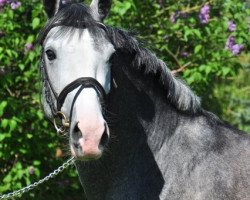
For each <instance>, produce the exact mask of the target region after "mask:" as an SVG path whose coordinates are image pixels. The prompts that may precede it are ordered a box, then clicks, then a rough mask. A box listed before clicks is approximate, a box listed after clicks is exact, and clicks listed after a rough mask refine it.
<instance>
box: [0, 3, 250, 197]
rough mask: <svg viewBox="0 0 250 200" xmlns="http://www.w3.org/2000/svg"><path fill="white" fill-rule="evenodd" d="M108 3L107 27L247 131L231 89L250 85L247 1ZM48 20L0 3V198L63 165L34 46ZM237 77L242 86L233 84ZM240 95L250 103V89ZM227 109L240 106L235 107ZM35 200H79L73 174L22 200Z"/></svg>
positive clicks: (26, 7) (29, 8) (37, 8)
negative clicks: (136, 36) (127, 34)
mask: <svg viewBox="0 0 250 200" xmlns="http://www.w3.org/2000/svg"><path fill="white" fill-rule="evenodd" d="M113 2H114V3H113V8H112V12H111V14H110V17H109V19H108V20H107V24H109V25H112V26H118V27H124V28H127V29H133V30H136V31H137V32H138V33H140V39H141V40H142V41H144V42H145V43H147V44H146V46H148V47H150V49H152V50H153V51H155V52H156V54H157V55H158V56H159V57H160V58H162V59H163V60H164V61H166V63H167V64H168V66H169V68H171V69H172V70H173V73H175V74H177V75H179V76H182V77H183V78H184V79H185V80H186V81H187V83H188V84H190V85H191V87H192V88H193V89H194V90H195V91H196V92H197V93H198V94H199V95H200V96H201V97H202V98H203V102H204V106H205V107H207V108H209V109H210V110H213V111H215V112H217V113H218V114H220V115H224V116H226V117H227V119H229V120H230V121H231V122H234V123H237V125H238V126H240V127H242V128H244V129H245V130H250V128H249V127H250V125H249V120H250V112H249V109H248V111H247V112H248V113H244V116H245V115H246V116H248V117H246V118H244V119H242V117H241V114H240V112H242V111H243V110H244V111H245V109H244V108H245V107H249V101H248V100H247V99H244V98H245V93H244V92H240V91H239V90H238V88H237V87H236V86H237V85H236V86H235V85H233V84H232V81H236V83H237V84H238V85H240V84H241V85H242V84H243V85H244V82H243V83H242V82H241V83H239V82H240V81H241V80H242V79H246V81H248V82H249V80H248V78H246V73H245V71H246V68H249V62H244V60H246V59H249V54H247V50H249V47H250V44H249V28H250V27H249V18H247V17H246V16H249V14H250V11H249V9H248V8H247V5H246V3H245V2H244V1H240V0H231V1H220V0H214V1H207V2H201V1H187V0H186V1H179V2H178V3H176V1H171V0H169V1H167V5H164V4H159V3H157V2H152V1H150V0H145V1H140V0H127V1H121V0H114V1H113ZM161 2H164V1H161ZM45 20H46V17H45V13H44V12H43V11H42V5H41V3H40V1H38V0H26V1H22V2H21V3H18V2H17V1H10V0H9V1H5V0H2V1H0V77H1V78H0V85H1V90H0V163H1V166H0V170H1V175H0V180H1V181H2V184H1V185H0V193H6V192H9V191H11V190H15V189H20V188H21V187H23V186H26V185H27V184H30V183H31V182H34V181H36V180H38V179H39V178H42V177H44V176H45V175H47V174H48V173H49V172H51V171H52V170H53V169H55V168H56V167H58V166H59V165H60V164H61V163H62V162H63V161H65V159H66V157H67V147H63V146H64V145H65V146H67V141H66V140H64V139H61V138H59V137H58V136H57V135H56V133H55V131H54V130H53V128H52V126H51V125H50V124H49V122H48V121H47V120H45V119H44V116H43V113H42V109H41V108H40V100H39V99H40V96H39V94H40V91H41V85H40V74H39V70H38V68H39V67H38V66H39V63H38V62H39V56H40V48H39V47H36V46H35V42H36V38H37V34H38V32H39V30H40V29H41V27H42V26H43V25H44V24H45ZM247 20H248V21H247ZM244 63H245V64H244ZM243 70H244V71H243ZM240 72H241V73H240ZM239 73H240V77H242V78H240V80H239V79H236V80H235V78H236V77H237V76H238V74H239ZM248 74H249V73H248ZM237 81H238V82H237ZM218 83H223V87H221V86H219V85H218ZM229 83H230V84H229ZM244 91H246V92H248V95H250V94H249V88H246V89H245V90H244ZM239 93H240V94H239ZM225 94H226V95H227V96H226V97H227V98H225ZM232 96H233V97H234V98H233V99H237V101H235V100H231V97H232ZM248 97H249V96H248ZM241 101H242V102H243V101H247V102H248V103H247V104H244V103H242V102H241ZM232 102H233V103H234V104H237V103H238V104H241V105H240V106H232ZM244 106H245V107H244ZM229 107H230V110H233V111H232V112H231V114H232V113H235V115H234V116H235V117H236V119H235V118H234V119H233V118H232V117H231V114H230V112H228V108H229ZM34 196H35V197H36V199H38V200H39V199H46V198H47V199H67V198H68V199H81V198H82V189H81V187H80V184H79V182H78V178H77V175H76V172H75V170H74V169H73V168H71V169H70V170H68V173H63V174H61V175H60V176H59V177H57V178H56V179H55V180H53V181H50V182H48V183H47V184H45V185H43V186H41V187H39V188H37V189H36V190H34V191H32V192H30V193H29V194H26V195H25V196H24V197H23V198H24V199H30V198H31V197H34Z"/></svg>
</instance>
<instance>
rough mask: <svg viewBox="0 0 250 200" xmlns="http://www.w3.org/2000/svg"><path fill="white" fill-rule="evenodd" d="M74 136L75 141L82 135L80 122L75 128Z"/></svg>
mask: <svg viewBox="0 0 250 200" xmlns="http://www.w3.org/2000/svg"><path fill="white" fill-rule="evenodd" d="M72 137H73V139H74V140H75V141H78V140H79V139H80V138H81V137H82V133H81V131H80V129H79V127H78V123H77V124H76V125H75V127H74V129H73V134H72Z"/></svg>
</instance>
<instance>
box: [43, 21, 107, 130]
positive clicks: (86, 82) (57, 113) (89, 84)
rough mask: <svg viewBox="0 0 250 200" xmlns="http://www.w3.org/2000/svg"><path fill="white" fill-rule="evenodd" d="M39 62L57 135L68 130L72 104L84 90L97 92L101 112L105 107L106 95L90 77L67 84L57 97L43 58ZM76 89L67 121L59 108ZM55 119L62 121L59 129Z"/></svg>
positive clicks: (101, 25) (99, 24)
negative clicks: (88, 89)
mask: <svg viewBox="0 0 250 200" xmlns="http://www.w3.org/2000/svg"><path fill="white" fill-rule="evenodd" d="M97 25H98V26H99V27H101V28H103V29H104V30H105V28H106V27H105V25H104V24H102V23H100V22H97ZM56 26H60V25H58V24H57V25H56ZM53 27H55V26H53ZM43 42H44V40H42V44H41V45H43ZM43 54H44V51H43V50H42V55H43ZM41 60H42V61H41V72H42V80H43V83H44V87H45V99H46V102H47V103H48V105H49V107H50V110H51V113H52V115H53V118H54V119H53V123H54V126H55V128H56V130H57V133H58V134H64V133H65V132H66V130H67V129H68V127H69V126H70V123H71V118H72V113H73V107H74V104H75V102H76V100H77V98H78V96H79V95H80V93H81V92H82V90H83V89H84V88H93V89H94V90H95V91H96V92H97V95H98V97H99V100H100V103H101V105H102V112H103V111H104V105H105V101H106V96H107V95H106V92H105V90H104V88H103V87H102V85H101V84H100V83H99V82H98V81H97V80H96V79H94V78H92V77H81V78H78V79H76V80H75V81H73V82H71V83H69V84H68V85H67V86H66V87H65V88H64V89H63V90H62V91H61V93H60V94H59V95H58V94H57V93H56V91H55V89H54V87H53V86H52V84H51V81H50V78H49V76H48V72H47V68H46V64H45V59H44V57H43V56H42V57H41ZM78 87H79V89H78V90H77V92H76V94H75V96H74V99H73V101H72V104H71V109H70V115H69V119H68V118H67V117H66V115H65V114H64V113H63V112H62V111H61V108H62V106H63V104H64V101H65V99H66V98H67V95H68V94H69V93H70V92H72V91H73V90H75V89H76V88H78ZM51 92H52V93H53V96H54V98H55V100H56V106H55V104H54V102H53V97H52V94H51ZM103 114H104V112H103ZM56 118H60V119H61V120H62V125H61V126H60V127H59V126H58V125H57V122H56Z"/></svg>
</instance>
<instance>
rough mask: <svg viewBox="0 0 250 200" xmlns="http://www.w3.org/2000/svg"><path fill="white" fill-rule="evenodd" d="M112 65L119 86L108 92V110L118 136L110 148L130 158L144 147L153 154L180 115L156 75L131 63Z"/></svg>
mask: <svg viewBox="0 0 250 200" xmlns="http://www.w3.org/2000/svg"><path fill="white" fill-rule="evenodd" d="M113 68H115V69H114V70H113V73H114V75H113V76H114V78H115V82H116V84H117V86H118V87H117V88H116V89H114V90H113V91H112V92H111V95H110V109H111V113H114V123H113V127H111V129H112V130H113V131H114V132H113V133H114V137H115V138H116V139H117V142H114V143H115V145H113V146H112V148H114V149H113V151H114V152H116V154H117V157H119V158H120V157H121V154H122V155H123V156H122V158H123V159H124V158H125V157H127V158H128V159H129V157H133V155H135V152H138V149H139V152H140V153H142V152H141V150H142V149H145V150H146V149H147V151H148V152H151V155H152V156H154V154H155V153H156V152H157V151H158V150H159V149H160V148H161V146H162V144H163V143H164V142H165V141H166V140H167V139H168V138H169V137H170V136H171V135H172V134H173V133H174V131H175V128H176V127H177V120H178V117H179V114H178V115H177V110H176V109H175V108H174V107H173V106H172V105H171V104H170V103H169V102H168V100H167V92H165V91H163V88H161V86H159V84H158V81H157V80H156V79H155V77H153V76H150V75H147V76H145V75H144V74H143V73H142V72H141V71H139V70H138V71H137V70H135V69H132V68H131V67H130V66H129V67H128V66H122V65H119V66H114V67H113ZM165 93H166V94H165ZM111 120H112V117H111ZM142 147H143V148H142ZM144 153H145V152H144ZM112 154H113V152H112Z"/></svg>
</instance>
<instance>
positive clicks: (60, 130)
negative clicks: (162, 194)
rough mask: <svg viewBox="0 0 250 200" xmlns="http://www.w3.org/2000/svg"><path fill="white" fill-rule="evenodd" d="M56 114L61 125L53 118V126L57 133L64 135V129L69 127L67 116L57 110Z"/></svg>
mask: <svg viewBox="0 0 250 200" xmlns="http://www.w3.org/2000/svg"><path fill="white" fill-rule="evenodd" d="M56 115H57V116H58V117H59V118H60V119H62V125H61V126H58V125H57V122H56V118H54V126H55V129H56V131H57V134H58V135H62V136H64V135H65V132H66V130H67V128H69V120H68V118H67V117H66V115H65V114H64V113H63V112H61V111H58V112H57V113H56Z"/></svg>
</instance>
